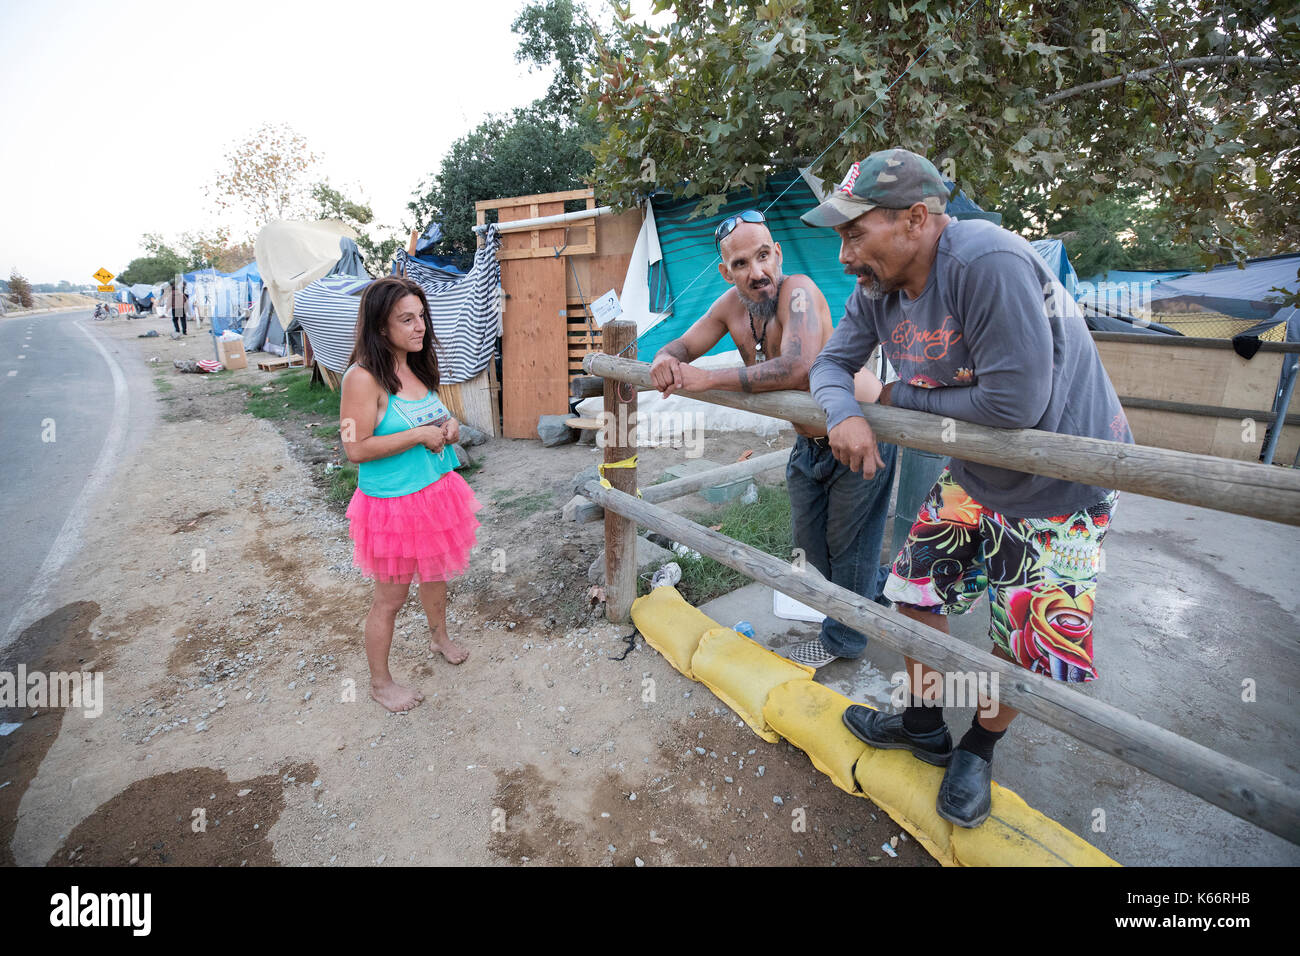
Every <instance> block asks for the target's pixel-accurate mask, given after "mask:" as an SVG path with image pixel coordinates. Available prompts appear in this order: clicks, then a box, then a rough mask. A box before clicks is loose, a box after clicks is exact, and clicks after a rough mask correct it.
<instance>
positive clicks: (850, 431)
mask: <svg viewBox="0 0 1300 956" xmlns="http://www.w3.org/2000/svg"><path fill="white" fill-rule="evenodd" d="M829 437H830V440H831V454H833V455H834V456H835V460H836V461H838V462H839V463H840V464H842V465H847V466H848V467H849V470H850V471H858V472H861V473H862V477H863V478H868V479H870V478H873V477H874V476H875V474H876V469H877V468H884V467H885V463H884V461H882V460H881V458H880V450H879V449H878V448H876V436H875V433H873V432H872V431H871V426H870V425H868V424H867V420H866V419H865V418H859V417H857V416H856V415H855V416H854V417H852V418H846V419H844V421H842V422H840V423H839V424H838V425H836V426H835V427H834V428H832V429H831V430H830V432H829Z"/></svg>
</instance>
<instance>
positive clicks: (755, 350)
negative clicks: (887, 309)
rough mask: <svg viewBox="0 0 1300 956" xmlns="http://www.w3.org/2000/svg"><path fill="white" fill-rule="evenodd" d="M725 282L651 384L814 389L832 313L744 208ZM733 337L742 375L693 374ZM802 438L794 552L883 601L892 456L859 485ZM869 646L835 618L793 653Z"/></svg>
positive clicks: (868, 389) (790, 472)
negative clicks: (811, 378)
mask: <svg viewBox="0 0 1300 956" xmlns="http://www.w3.org/2000/svg"><path fill="white" fill-rule="evenodd" d="M714 239H715V242H716V244H717V246H718V254H719V255H720V256H721V257H722V263H721V264H720V265H719V266H718V270H719V272H721V273H722V278H724V279H726V280H727V282H728V283H729V284H730V285H731V288H730V289H728V290H727V291H726V292H724V293H722V295H720V296H718V298H717V299H716V300H715V301H714V303H713V304H712V305H711V306H709V310H708V311H707V312H705V313H704V316H703V318H701V319H700V320H699V321H698V322H696V323H695V324H694V325H692V326H691V327H690V328H689V329H687V330H686V331H685V332H684V333H683V334H682V335H681V337H680V338H676V339H674V340H673V341H671V342H669V343H668V344H667V345H665V346H664V347H663V348H661V349H660V350H659V354H658V355H656V356H655V360H654V362H653V364H652V365H651V366H650V381H651V383H652V384H653V385H654V386H655V388H657V389H659V390H660V391H661V392H662V393H663V394H664V395H665V396H668V395H671V394H672V393H673V392H674V391H676V390H677V389H679V388H681V389H686V390H687V391H693V392H698V391H703V390H705V389H711V388H717V389H723V390H726V391H731V392H737V391H739V392H770V391H773V390H776V389H798V390H800V391H806V390H807V388H808V373H809V370H810V369H811V368H812V365H813V360H814V359H815V358H816V357H817V353H818V352H820V351H821V349H822V346H823V345H824V344H825V343H826V340H827V339H829V338H830V337H831V332H832V329H833V326H832V325H831V311H830V307H829V306H828V305H827V304H826V297H825V296H824V295H822V293H821V290H820V289H818V288H817V284H816V283H815V282H813V280H812V279H810V278H809V277H808V276H806V275H788V276H787V275H785V274H784V273H783V272H782V271H781V244H780V243H778V242H776V241H775V240H774V239H773V238H772V233H771V232H770V231H769V230H768V227H767V222H766V220H765V219H764V217H763V214H762V213H761V212H759V211H758V210H755V209H748V210H746V211H744V212H742V213H740V214H738V215H735V216H729V217H727V218H726V219H724V220H722V222H721V223H719V224H718V229H717V232H716V233H715V235H714ZM727 334H730V335H731V340H732V341H733V342H735V343H736V348H737V349H739V350H740V355H741V358H742V359H743V361H744V363H745V364H744V366H742V367H741V368H719V369H702V368H696V367H695V366H693V365H691V364H689V363H690V362H692V361H694V360H695V359H697V358H699V357H700V356H701V355H703V354H704V353H706V352H707V351H708V350H709V349H711V348H713V346H715V345H717V344H718V342H719V341H721V339H722V337H723V336H724V335H727ZM865 362H866V359H865V357H864V358H863V361H862V362H861V363H859V365H858V368H857V369H855V370H854V371H855V373H856V374H855V375H854V376H851V379H852V385H851V388H852V389H854V390H855V391H856V398H857V401H861V402H874V401H875V400H876V396H877V395H879V394H880V380H879V379H878V378H876V376H875V375H873V374H872V373H871V372H870V371H868V370H867V369H865V368H863V365H864V364H865ZM794 429H795V432H796V433H797V435H798V437H797V438H796V439H795V443H794V448H792V449H791V450H790V461H789V463H788V464H787V465H786V471H785V476H786V488H787V489H788V491H789V493H790V525H791V531H792V537H793V539H794V545H795V547H796V548H798V549H799V550H800V551H802V552H803V555H804V558H805V559H806V560H807V562H808V563H809V564H811V565H812V566H813V567H815V568H816V569H817V570H818V571H820V572H821V574H822V576H823V577H825V578H826V579H827V580H828V581H832V582H834V583H835V584H838V585H839V586H840V587H844V588H848V589H849V590H850V591H853V592H855V593H857V594H861V595H862V596H863V597H865V598H871V599H875V598H876V597H877V593H876V589H877V580H878V579H877V575H876V568H877V567H878V565H879V563H880V542H881V538H882V536H883V534H884V530H885V517H886V514H887V512H888V511H889V495H890V492H891V491H892V490H893V484H894V461H895V459H896V457H897V449H896V448H895V446H893V445H889V444H886V443H884V442H882V443H881V444H880V445H878V446H877V448H876V456H875V458H874V459H873V461H874V464H875V466H876V468H875V471H874V473H872V474H867V475H865V476H864V475H861V474H855V473H854V470H853V469H851V468H849V467H848V466H847V465H844V464H841V463H840V462H838V461H836V459H835V455H834V454H833V453H832V451H831V445H830V440H829V439H828V438H827V437H826V431H825V429H822V428H810V427H808V426H805V425H795V426H794ZM866 648H867V636H866V635H865V634H863V633H862V632H861V631H857V630H854V629H853V628H851V627H849V626H848V625H846V624H844V623H842V622H840V621H837V620H835V619H834V618H831V617H828V618H826V619H825V620H824V621H822V625H821V631H820V632H819V634H818V636H817V637H816V638H814V639H813V640H811V641H803V642H800V643H798V644H796V645H794V647H791V648H789V649H788V650H787V651H786V653H787V654H788V656H789V657H790V659H791V660H795V661H798V662H799V663H801V664H806V665H807V666H809V667H813V668H817V667H824V666H826V665H827V664H829V663H831V662H832V661H834V660H836V659H837V658H841V657H845V658H857V657H861V656H862V654H863V652H864V651H865V650H866Z"/></svg>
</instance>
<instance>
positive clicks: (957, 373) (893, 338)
mask: <svg viewBox="0 0 1300 956" xmlns="http://www.w3.org/2000/svg"><path fill="white" fill-rule="evenodd" d="M899 311H901V310H899ZM882 339H883V341H884V345H885V355H886V356H887V357H888V358H889V363H890V364H891V365H893V366H894V368H895V370H896V371H897V372H898V378H899V381H902V382H906V383H907V384H908V385H915V386H917V387H918V388H949V387H953V386H958V387H960V386H963V385H974V384H975V369H974V367H973V364H972V362H971V357H970V352H969V351H968V350H967V348H966V343H965V342H963V341H962V331H961V327H960V326H958V325H957V322H956V321H955V320H954V319H953V317H952V316H951V315H945V316H944V317H943V320H942V321H941V322H940V323H939V325H938V327H937V328H932V327H927V326H924V325H920V324H918V323H916V322H914V321H912V319H911V318H903V319H902V320H901V321H899V322H898V323H897V324H896V325H895V326H894V328H893V330H892V331H889V332H888V334H886V335H884V336H882Z"/></svg>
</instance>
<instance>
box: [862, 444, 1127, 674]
mask: <svg viewBox="0 0 1300 956" xmlns="http://www.w3.org/2000/svg"><path fill="white" fill-rule="evenodd" d="M1118 497H1119V493H1118V492H1115V491H1112V492H1110V493H1109V494H1108V495H1107V496H1106V497H1105V498H1103V499H1102V500H1101V501H1098V502H1097V503H1096V504H1093V505H1090V506H1089V507H1087V508H1084V509H1083V510H1081V511H1076V512H1075V513H1074V514H1068V515H1059V516H1057V517H1053V518H1014V517H1009V516H1007V515H1002V514H999V513H998V512H996V511H992V510H990V509H989V508H986V507H985V506H984V505H982V504H980V503H979V502H978V501H976V500H975V499H973V498H972V497H971V496H970V495H969V494H967V493H966V491H965V490H964V489H963V488H962V487H961V486H960V485H958V484H957V483H956V482H955V481H954V480H953V478H952V475H951V474H950V473H949V471H948V469H946V468H945V469H944V472H943V474H942V475H940V476H939V480H938V481H937V482H935V484H934V487H933V488H931V489H930V493H929V494H928V495H927V496H926V499H925V502H924V503H923V504H922V505H921V510H920V511H919V512H918V514H917V516H916V521H915V522H914V523H913V525H912V530H911V533H910V534H909V535H908V537H907V543H906V544H905V545H904V546H903V549H902V550H901V551H900V552H899V553H898V556H897V557H896V558H895V559H894V564H893V567H892V568H891V569H890V575H889V581H888V582H887V583H886V585H885V592H884V596H885V597H887V598H888V599H889V600H891V601H893V602H894V603H896V604H903V605H908V606H911V607H917V608H922V609H924V610H928V611H934V612H936V613H938V614H964V613H965V612H966V611H969V610H970V609H971V607H972V606H973V605H974V604H975V602H976V601H978V600H979V598H980V595H981V594H983V593H984V592H985V591H986V590H987V591H988V592H989V601H990V602H991V604H992V621H991V624H990V627H989V637H990V638H992V640H993V643H994V644H995V645H996V646H997V647H998V648H1000V649H1001V650H1002V651H1003V653H1005V654H1006V655H1007V656H1008V657H1009V658H1010V659H1011V660H1012V661H1014V662H1015V663H1017V664H1019V665H1020V666H1021V667H1024V668H1026V669H1028V670H1030V671H1034V672H1037V673H1040V674H1046V675H1048V676H1050V677H1052V678H1054V679H1055V680H1060V681H1070V682H1082V681H1090V680H1095V679H1096V677H1097V668H1096V665H1095V662H1094V659H1093V654H1092V614H1093V602H1094V600H1095V597H1096V593H1097V572H1098V570H1099V569H1100V566H1101V542H1102V538H1104V537H1105V536H1106V530H1107V528H1108V527H1109V526H1110V518H1111V513H1112V512H1113V511H1114V508H1115V502H1116V499H1117V498H1118Z"/></svg>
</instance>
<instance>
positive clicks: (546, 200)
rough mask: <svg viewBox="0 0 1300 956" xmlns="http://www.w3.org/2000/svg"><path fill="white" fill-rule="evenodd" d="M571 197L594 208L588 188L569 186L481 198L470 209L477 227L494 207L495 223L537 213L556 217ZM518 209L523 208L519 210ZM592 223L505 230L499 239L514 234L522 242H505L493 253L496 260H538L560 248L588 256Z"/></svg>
mask: <svg viewBox="0 0 1300 956" xmlns="http://www.w3.org/2000/svg"><path fill="white" fill-rule="evenodd" d="M571 200H585V201H586V205H587V208H588V209H595V208H596V199H595V193H594V192H593V191H592V190H590V189H571V190H569V191H567V192H559V193H539V194H537V195H535V196H512V197H510V198H508V199H484V200H481V201H479V202H476V203H475V204H474V211H475V213H476V214H477V216H478V224H479V225H480V226H481V225H483V224H484V223H485V222H487V212H488V210H490V209H496V210H498V219H497V221H498V222H502V223H505V222H514V221H516V220H519V219H536V218H538V217H540V216H558V215H559V214H560V213H562V212H564V211H565V209H564V203H565V202H567V201H571ZM520 210H524V211H523V212H520ZM597 228H598V226H597V225H596V222H595V221H593V222H577V223H567V224H565V225H562V226H559V227H558V228H555V229H545V228H542V229H533V230H530V231H528V232H524V233H519V234H515V233H505V234H503V235H502V238H503V239H505V240H509V239H510V238H512V237H514V236H515V235H522V236H524V237H526V241H524V242H522V243H521V242H510V241H506V242H503V243H502V244H501V249H500V250H499V251H498V252H497V261H499V262H506V261H508V260H510V259H540V258H544V257H546V256H554V255H556V254H557V253H556V249H563V253H562V254H564V255H571V256H573V255H591V254H594V253H595V251H596V241H597V239H596V237H597V231H596V230H597Z"/></svg>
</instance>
